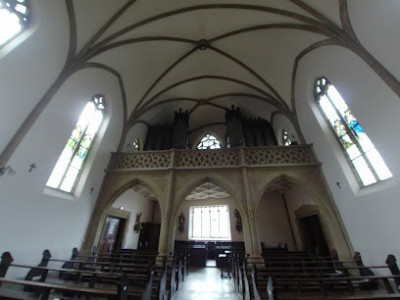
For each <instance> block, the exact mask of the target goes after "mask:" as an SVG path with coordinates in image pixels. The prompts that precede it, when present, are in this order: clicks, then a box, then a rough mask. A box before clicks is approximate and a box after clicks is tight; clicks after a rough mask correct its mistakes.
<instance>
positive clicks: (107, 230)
mask: <svg viewBox="0 0 400 300" xmlns="http://www.w3.org/2000/svg"><path fill="white" fill-rule="evenodd" d="M124 223H125V220H124V219H120V218H117V217H111V216H107V219H106V222H105V224H104V230H103V235H102V237H101V240H100V245H99V253H100V254H107V253H111V252H113V251H114V249H115V250H118V249H120V247H121V244H122V232H123V228H124Z"/></svg>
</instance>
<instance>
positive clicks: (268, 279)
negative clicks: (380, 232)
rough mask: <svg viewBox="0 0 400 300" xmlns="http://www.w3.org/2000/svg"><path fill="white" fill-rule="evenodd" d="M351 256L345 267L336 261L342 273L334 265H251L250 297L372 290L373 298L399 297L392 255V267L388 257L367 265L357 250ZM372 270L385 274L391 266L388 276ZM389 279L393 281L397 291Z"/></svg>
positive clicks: (349, 294)
mask: <svg viewBox="0 0 400 300" xmlns="http://www.w3.org/2000/svg"><path fill="white" fill-rule="evenodd" d="M354 258H355V261H354V264H353V265H349V266H346V267H344V268H343V265H344V264H342V263H341V262H338V265H339V266H342V269H341V272H337V271H338V269H337V268H336V267H334V266H332V267H329V266H322V267H321V266H320V267H318V266H314V265H311V266H305V267H304V266H303V267H298V266H297V267H296V266H290V265H287V266H286V267H277V268H271V267H266V268H256V267H255V266H253V267H252V270H251V275H250V277H251V286H252V290H253V292H252V294H253V296H254V297H253V299H255V300H260V299H274V298H276V294H278V296H279V299H301V298H300V296H301V297H303V296H304V298H305V299H320V298H323V299H369V298H371V295H369V294H371V293H373V294H375V297H382V298H385V299H386V298H392V299H399V298H398V297H400V294H399V293H398V292H399V291H400V290H399V284H398V283H400V274H399V273H398V268H397V271H396V267H397V265H396V264H395V260H394V264H393V258H394V257H393V256H392V257H391V261H392V265H391V266H390V265H389V263H388V260H390V259H389V257H388V260H387V264H388V265H386V266H369V267H366V266H364V264H363V263H362V260H361V256H360V254H359V253H358V252H356V253H355V257H354ZM372 269H374V270H378V269H381V270H382V269H386V273H390V272H389V271H392V269H393V270H394V271H392V272H391V274H389V275H375V273H374V272H373V271H372ZM396 272H397V273H396ZM391 281H395V282H396V287H397V288H396V293H395V290H394V289H393V287H392V285H391V283H390V282H391ZM379 283H380V284H379ZM380 286H383V287H384V289H383V290H382V288H380ZM328 294H329V295H328ZM318 297H319V298H318ZM363 297H364V298H363ZM374 299H375V298H374ZM376 299H379V298H376Z"/></svg>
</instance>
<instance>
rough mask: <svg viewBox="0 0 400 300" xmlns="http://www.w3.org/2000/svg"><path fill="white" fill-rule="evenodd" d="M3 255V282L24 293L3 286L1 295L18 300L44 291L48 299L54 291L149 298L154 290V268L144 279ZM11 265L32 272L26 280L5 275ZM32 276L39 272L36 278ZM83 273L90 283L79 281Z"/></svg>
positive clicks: (0, 291)
mask: <svg viewBox="0 0 400 300" xmlns="http://www.w3.org/2000/svg"><path fill="white" fill-rule="evenodd" d="M46 253H47V252H46ZM46 257H48V256H46ZM2 258H3V259H2V261H1V263H0V275H2V276H3V278H2V279H1V281H0V283H1V282H7V284H8V285H19V286H23V287H24V290H25V293H24V292H23V291H16V290H11V289H5V288H1V289H0V296H1V295H3V296H4V294H7V296H6V297H10V294H12V295H14V296H12V297H14V298H15V299H17V298H21V299H24V297H26V298H29V296H30V295H31V294H32V292H34V293H39V294H41V295H42V296H41V297H44V298H45V299H46V297H48V294H49V293H50V292H51V291H53V290H54V291H64V292H65V291H68V292H74V293H78V294H85V295H87V297H90V295H108V294H110V295H114V296H117V295H118V297H125V296H123V295H128V296H129V297H135V298H140V299H143V300H144V299H146V300H150V299H151V296H152V292H153V280H154V270H153V269H152V268H149V269H148V271H147V275H146V276H145V278H144V279H143V276H142V275H141V274H135V273H133V274H126V273H114V272H99V271H88V270H82V269H80V270H79V269H63V268H61V269H59V268H49V267H47V266H43V265H39V266H35V267H32V266H29V265H21V264H12V261H13V259H12V257H11V254H9V253H8V252H6V253H3V256H2ZM10 267H17V268H27V269H30V271H29V272H28V274H27V276H26V277H25V279H24V280H20V279H9V278H4V276H5V275H6V272H7V270H8V269H9V268H10ZM49 272H52V273H56V274H58V273H61V272H62V273H63V274H67V275H69V276H68V278H75V279H76V280H74V281H72V280H62V279H59V278H58V277H57V276H54V277H53V278H49V276H48V274H49ZM160 274H161V272H160ZM28 275H29V276H28ZM33 275H36V277H35V276H33ZM84 276H87V277H88V278H90V280H89V282H88V283H87V282H82V281H81V280H80V279H82V278H83V277H84ZM37 277H39V280H34V279H35V278H37ZM138 281H141V284H139V285H138V284H137V282H138ZM43 284H44V285H43ZM122 285H123V286H122ZM122 288H125V290H124V291H121V290H120V289H122ZM104 290H109V292H105V291H104ZM160 294H165V291H162V290H161V291H160ZM12 299H13V298H12Z"/></svg>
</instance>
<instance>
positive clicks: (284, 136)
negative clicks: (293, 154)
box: [282, 129, 292, 146]
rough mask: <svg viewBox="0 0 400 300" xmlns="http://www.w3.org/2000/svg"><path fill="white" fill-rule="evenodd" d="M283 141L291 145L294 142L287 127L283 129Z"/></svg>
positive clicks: (286, 144)
mask: <svg viewBox="0 0 400 300" xmlns="http://www.w3.org/2000/svg"><path fill="white" fill-rule="evenodd" d="M282 142H283V144H284V145H285V146H290V145H291V144H292V141H291V140H290V138H289V134H288V132H287V131H286V130H285V129H283V130H282Z"/></svg>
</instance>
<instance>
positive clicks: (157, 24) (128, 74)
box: [65, 0, 357, 134]
mask: <svg viewBox="0 0 400 300" xmlns="http://www.w3.org/2000/svg"><path fill="white" fill-rule="evenodd" d="M66 9H67V12H68V16H69V25H70V32H71V34H70V45H69V56H68V59H67V63H66V66H67V67H66V68H65V73H66V74H70V73H72V72H75V71H76V70H79V69H82V68H100V69H103V70H104V71H107V72H111V73H112V74H113V75H115V76H116V77H117V78H118V79H119V82H120V88H121V94H122V95H123V98H124V99H123V100H124V105H125V107H124V110H125V112H124V113H125V124H126V126H125V134H126V133H127V132H128V131H129V130H130V128H131V127H132V126H134V125H135V124H136V123H137V122H139V123H143V122H144V123H154V122H155V120H156V121H157V122H169V121H171V120H172V118H173V112H174V111H175V110H177V109H178V108H182V109H184V110H188V111H189V112H190V123H189V130H192V131H193V130H195V129H196V128H201V127H204V126H207V125H210V124H221V123H223V122H224V114H225V111H224V109H225V108H227V107H230V106H231V105H235V106H239V107H240V108H241V111H242V113H243V114H245V115H246V116H248V117H263V118H265V119H268V120H271V117H272V116H273V115H274V114H276V113H282V114H284V115H285V116H286V117H288V118H289V120H291V122H293V123H294V126H295V128H298V126H297V124H296V122H297V118H296V114H295V110H296V106H295V99H294V95H293V94H294V85H295V79H296V76H295V75H296V68H297V65H298V63H299V61H301V59H302V58H303V57H304V56H305V55H306V54H307V53H309V52H310V51H313V50H315V49H317V48H319V47H321V46H324V45H331V44H336V45H341V46H344V47H348V48H351V47H353V46H354V45H357V43H356V42H357V40H356V38H355V35H354V31H353V28H352V26H351V22H350V17H349V7H348V4H347V1H346V0H324V1H321V0H252V1H243V0H229V1H228V0H208V1H200V0H185V1H182V0H168V1H162V0H136V1H135V0H129V1H127V0H113V1H109V0H85V1H66Z"/></svg>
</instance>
